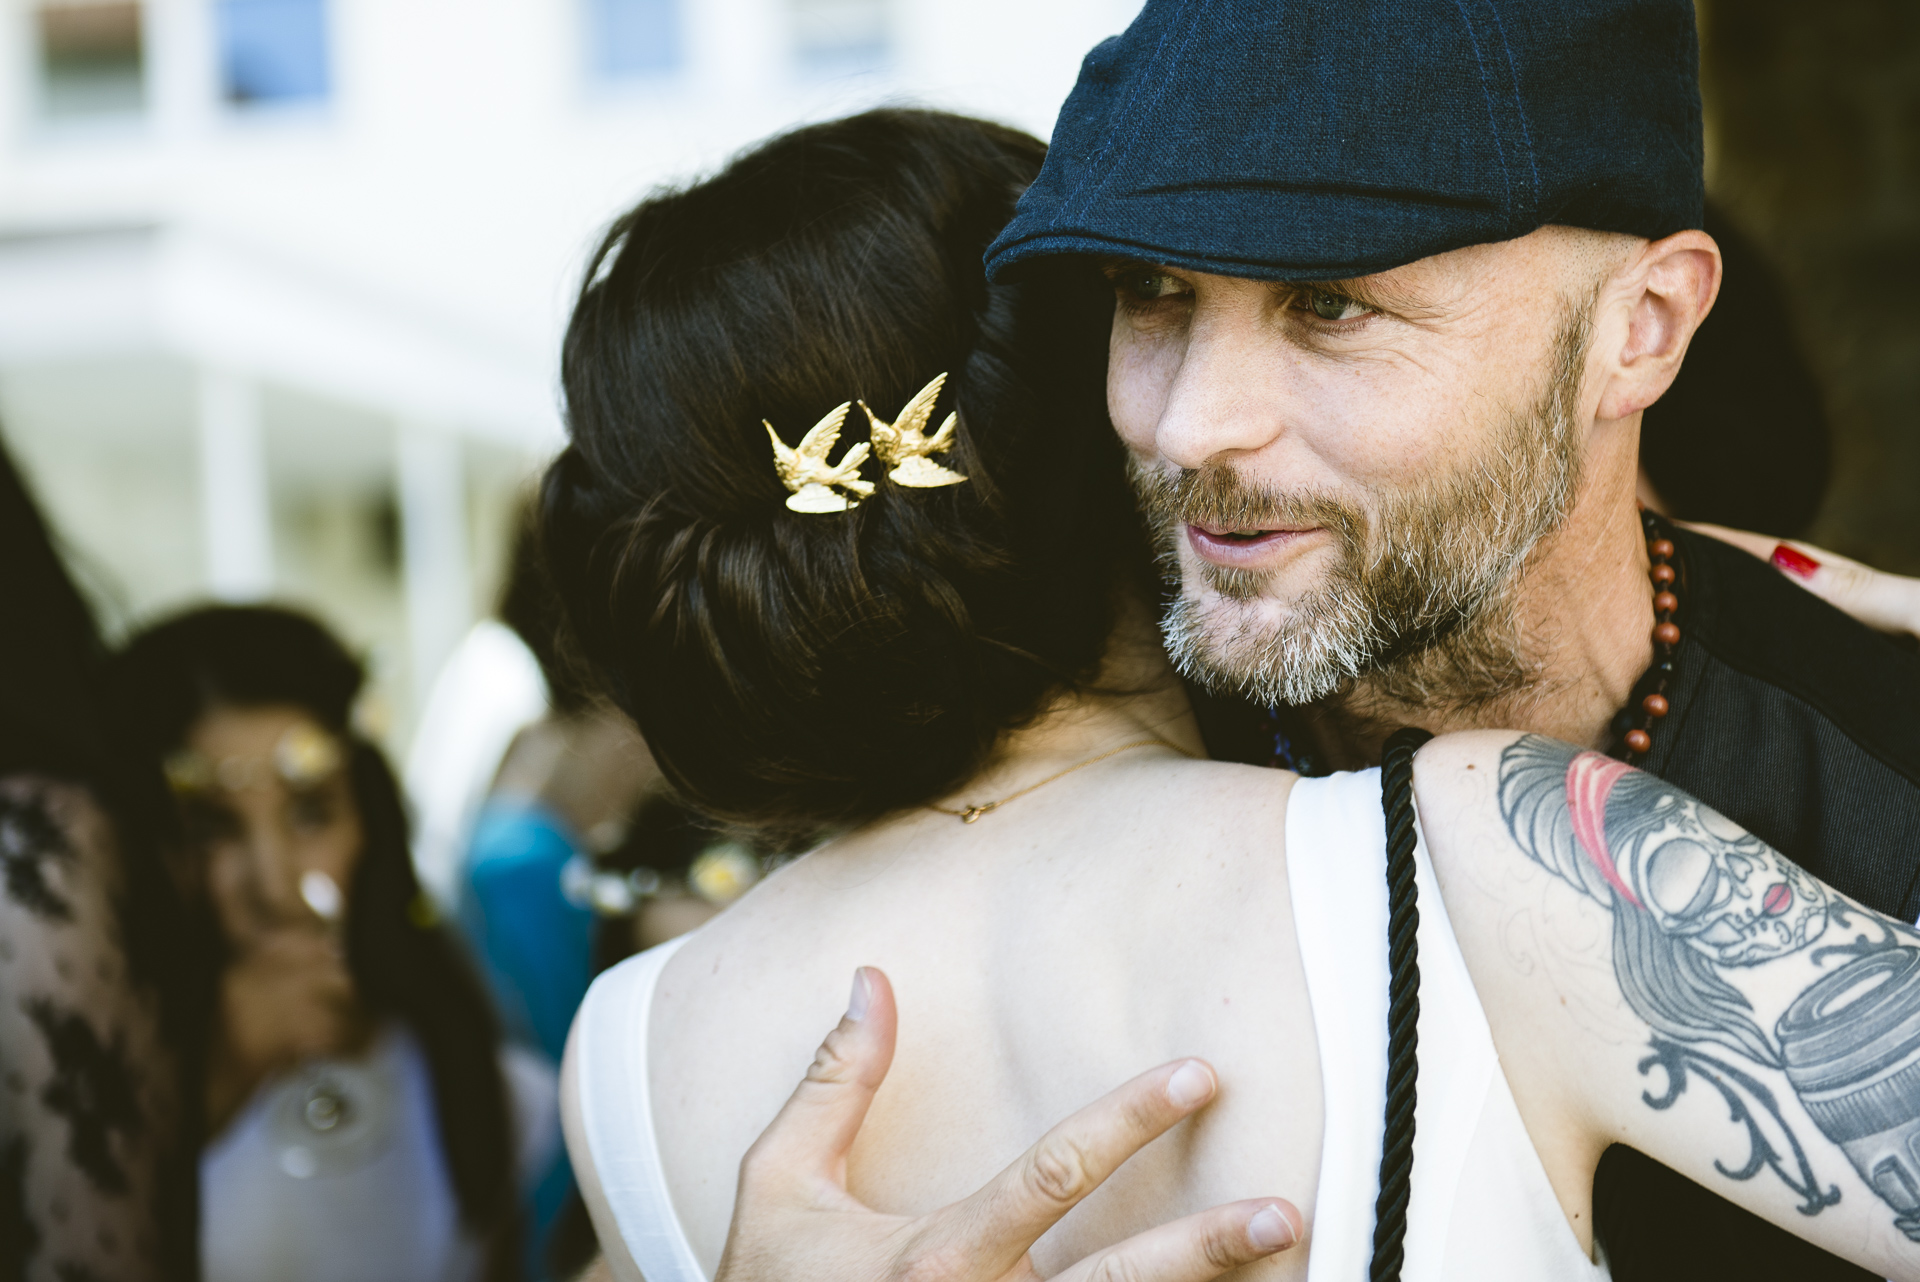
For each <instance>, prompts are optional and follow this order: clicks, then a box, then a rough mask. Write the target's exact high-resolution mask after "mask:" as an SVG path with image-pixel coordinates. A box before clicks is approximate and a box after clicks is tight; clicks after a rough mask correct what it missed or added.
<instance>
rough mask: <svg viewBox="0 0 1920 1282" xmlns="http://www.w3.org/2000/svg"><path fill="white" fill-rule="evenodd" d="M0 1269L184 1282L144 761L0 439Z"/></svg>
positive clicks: (185, 1191) (170, 929) (182, 1168)
mask: <svg viewBox="0 0 1920 1282" xmlns="http://www.w3.org/2000/svg"><path fill="white" fill-rule="evenodd" d="M0 602H4V603H5V604H4V606H0V1278H7V1279H21V1280H22V1282H26V1280H29V1279H30V1280H31V1282H56V1279H59V1280H62V1282H65V1280H72V1279H86V1278H113V1279H126V1280H127V1282H149V1280H151V1279H180V1280H188V1279H192V1278H193V1277H194V1276H196V1270H195V1255H194V1253H195V1247H194V1235H193V1226H194V1216H195V1198H194V1190H195V1185H194V1181H193V1178H192V1169H193V1168H192V1162H193V1156H194V1148H195V1145H194V1140H195V1127H194V1121H195V1118H194V1113H195V1110H194V1109H193V1108H192V1107H191V1103H192V1101H191V1100H190V1098H189V1094H190V1091H189V1084H190V1082H191V1081H192V1080H193V1067H194V1065H193V1061H194V1056H193V1055H192V1054H191V1052H190V1050H189V1047H191V1045H192V1044H193V1042H194V1040H195V1039H194V1036H193V1030H194V1029H195V1027H196V1026H197V1021H196V1019H195V1014H196V1012H195V1010H194V1002H193V997H194V990H195V988H196V985H195V983H194V976H193V966H192V963H193V957H192V954H191V951H190V950H189V949H188V948H186V947H184V946H183V945H184V943H185V938H184V932H183V931H182V929H181V916H180V904H179V902H178V900H177V898H176V896H175V895H174V893H173V885H172V883H171V880H170V878H169V877H168V875H167V872H166V870H165V868H164V867H163V866H162V863H161V843H162V836H163V834H164V833H165V831H166V830H167V827H168V823H167V821H168V817H169V807H168V804H167V801H166V796H165V790H164V788H163V787H162V785H161V784H160V777H159V772H158V771H157V770H155V769H153V768H151V767H150V766H149V765H147V764H146V763H145V762H143V761H142V759H141V757H140V754H138V753H137V752H134V751H129V748H128V745H127V743H126V741H125V740H124V739H123V738H121V737H119V736H118V735H116V734H115V733H114V731H113V730H112V728H111V723H110V721H109V718H108V716H107V710H106V707H105V705H104V703H103V701H102V699H101V675H102V672H103V669H104V666H105V661H106V650H105V647H104V646H103V645H102V644H101V640H100V637H99V634H98V633H97V632H96V631H95V629H94V623H93V617H92V615H91V613H90V612H89V611H88V609H87V606H86V603H85V602H84V601H83V600H82V598H81V596H80V594H79V593H78V592H77V591H76V590H75V589H74V586H73V583H72V581H71V580H70V579H69V578H68V577H67V573H66V569H65V567H64V566H63V565H62V563H61V559H60V557H59V555H58V554H57V553H56V551H55V549H54V545H53V541H52V539H51V537H50V536H49V533H48V531H47V528H46V526H45V525H44V524H43V522H42V521H41V518H40V514H39V512H38V510H37V509H36V508H35V505H34V503H33V500H32V498H31V496H30V495H29V494H28V492H27V489H26V486H25V484H24V483H23V482H22V480H21V477H20V474H19V473H18V472H17V471H16V470H15V468H14V465H13V461H12V459H11V458H9V457H8V455H7V453H6V451H5V450H4V449H0Z"/></svg>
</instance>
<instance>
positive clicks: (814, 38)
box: [788, 0, 890, 74]
mask: <svg viewBox="0 0 1920 1282" xmlns="http://www.w3.org/2000/svg"><path fill="white" fill-rule="evenodd" d="M788 4H789V6H790V10H789V11H790V12H791V14H792V17H793V52H794V58H795V60H796V61H797V62H799V64H800V66H801V67H802V68H804V69H806V70H808V71H818V72H826V73H829V74H831V73H837V72H854V71H869V70H872V69H873V68H875V67H878V66H880V65H881V64H883V63H884V62H886V60H887V44H888V38H889V35H890V33H889V31H888V22H887V16H888V15H887V8H888V5H887V0H788Z"/></svg>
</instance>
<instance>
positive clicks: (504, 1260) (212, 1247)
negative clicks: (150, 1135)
mask: <svg viewBox="0 0 1920 1282" xmlns="http://www.w3.org/2000/svg"><path fill="white" fill-rule="evenodd" d="M113 678H114V680H113V688H114V691H115V698H116V700H117V702H118V703H119V705H120V707H121V709H122V710H123V712H124V714H125V716H126V718H127V720H128V723H129V724H130V725H131V726H132V727H133V729H134V733H135V734H136V736H137V738H138V741H139V743H140V745H141V746H142V747H144V748H145V749H146V750H148V751H149V752H151V753H152V754H153V755H154V757H155V758H156V759H159V760H164V762H165V765H166V774H167V779H168V782H169V783H170V785H171V786H172V788H173V791H174V792H175V794H176V796H177V797H178V798H179V802H180V808H181V812H182V814H183V816H184V819H185V827H186V839H185V850H186V855H187V858H188V860H189V861H190V863H189V869H188V875H189V876H190V877H191V878H192V882H193V884H194V885H195V886H196V887H197V888H198V889H199V890H200V891H201V892H202V893H203V895H204V898H205V901H206V903H207V905H208V908H209V912H208V914H207V922H206V929H207V930H208V932H209V933H210V937H209V939H208V944H209V946H210V947H212V948H213V949H214V950H216V951H217V954H218V957H219V962H220V965H219V971H218V977H217V980H216V981H215V996H214V1001H213V1017H212V1020H211V1025H210V1027H209V1030H208V1034H207V1046H206V1075H205V1085H204V1107H205V1113H206V1131H207V1136H208V1139H207V1143H206V1148H205V1150H204V1152H203V1154H202V1157H201V1161H200V1185H201V1201H202V1216H201V1244H202V1258H203V1267H204V1271H205V1276H206V1278H207V1279H209V1282H226V1280H229V1279H230V1280H232V1282H241V1280H243V1279H246V1280H255V1282H257V1279H261V1278H268V1277H271V1278H275V1279H287V1280H289V1282H291V1280H294V1279H305V1278H311V1279H323V1278H325V1279H340V1280H341V1282H373V1280H374V1279H381V1278H392V1279H416V1278H434V1279H447V1280H448V1282H454V1280H456V1279H463V1278H464V1279H480V1278H487V1279H499V1278H513V1277H518V1276H520V1275H521V1272H522V1269H523V1263H524V1262H523V1260H522V1258H521V1247H522V1243H521V1234H520V1216H519V1214H518V1207H517V1203H518V1194H519V1192H520V1189H521V1188H522V1186H523V1179H522V1177H523V1176H524V1175H527V1174H531V1173H532V1172H533V1171H536V1170H539V1169H542V1168H544V1166H545V1165H546V1164H547V1163H548V1162H549V1161H550V1159H551V1153H552V1146H553V1143H554V1138H555V1137H554V1127H555V1112H554V1109H555V1099H554V1083H553V1078H552V1074H551V1071H550V1070H548V1069H547V1068H546V1067H545V1066H543V1065H541V1064H540V1063H538V1062H537V1061H535V1060H533V1059H532V1058H531V1057H529V1056H526V1055H525V1054H523V1053H519V1052H516V1051H515V1050H514V1049H513V1048H511V1047H504V1048H503V1047H502V1046H501V1044H500V1041H499V1037H498V1032H497V1026H496V1023H495V1020H494V1017H493V1014H492V1011H491V1010H490V1008H489V1006H488V1003H487V1000H486V997H485V994H484V992H483V990H482V988H481V986H480V984H479V983H478V981H477V980H476V978H475V977H474V976H473V974H472V972H471V969H470V968H469V966H468V964H467V962H466V960H465V958H464V957H462V956H461V954H460V952H459V950H458V947H457V945H456V944H455V942H454V940H453V938H452V937H451V936H450V935H449V934H448V933H447V932H446V931H445V930H444V929H443V928H442V927H441V926H440V924H439V922H438V919H437V916H436V914H435V913H434V911H433V908H432V905H431V901H430V900H429V899H428V898H427V897H426V896H425V895H423V894H422V893H421V891H420V888H419V885H418V882H417V881H416V879H415V877H414V874H413V868H412V864H411V861H410V859H409V856H408V849H407V827H406V818H405V814H404V811H403V809H402V805H401V800H400V795H399V790H398V788H397V786H396V784H395V782H394V779H393V776H392V774H391V772H390V771H389V769H388V767H387V764H386V762H385V760H384V758H382V756H381V755H380V753H379V751H378V750H377V749H376V748H374V747H373V746H372V745H371V744H369V743H367V742H366V741H365V740H364V739H363V738H361V737H360V736H359V735H358V734H357V733H356V732H355V731H354V729H353V725H352V710H353V705H354V699H355V697H356V695H358V693H359V691H360V687H361V681H362V675H361V670H360V667H359V665H358V664H357V663H356V662H355V661H354V660H353V659H352V658H351V656H349V655H348V654H347V652H346V650H345V649H344V648H343V647H342V646H341V645H340V643H339V642H338V641H337V640H336V639H335V638H334V637H333V636H332V635H331V634H329V633H328V632H327V631H326V630H325V629H324V628H323V627H322V626H321V625H320V624H318V623H316V622H314V621H313V620H312V619H310V618H307V617H305V616H303V615H300V614H296V613H294V612H291V611H287V610H281V609H273V608H266V607H213V608H207V609H201V610H196V611H192V612H189V613H187V614H184V615H181V616H178V617H176V618H174V619H171V620H168V621H166V622H163V623H161V624H159V625H157V626H154V627H152V628H149V629H147V630H145V631H143V632H141V633H140V634H138V635H137V636H135V637H134V638H133V639H132V641H130V642H129V643H128V645H127V646H126V648H125V650H124V651H123V652H122V654H121V655H120V656H119V658H118V659H117V660H116V662H115V665H114V672H113Z"/></svg>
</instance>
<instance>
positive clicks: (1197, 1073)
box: [1167, 1059, 1213, 1108]
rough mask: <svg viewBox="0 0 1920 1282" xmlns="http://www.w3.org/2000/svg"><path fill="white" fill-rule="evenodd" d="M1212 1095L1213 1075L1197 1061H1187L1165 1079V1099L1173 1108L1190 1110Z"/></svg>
mask: <svg viewBox="0 0 1920 1282" xmlns="http://www.w3.org/2000/svg"><path fill="white" fill-rule="evenodd" d="M1212 1094H1213V1074H1212V1073H1210V1072H1208V1071H1207V1066H1206V1065H1205V1064H1202V1063H1201V1062H1200V1061H1199V1060H1194V1059H1190V1060H1188V1061H1187V1062H1186V1063H1184V1064H1182V1065H1181V1066H1180V1068H1179V1070H1178V1071H1177V1072H1175V1073H1174V1075H1173V1076H1172V1077H1169V1078H1168V1079H1167V1098H1168V1099H1169V1100H1171V1101H1172V1102H1173V1106H1174V1107H1175V1108H1190V1107H1192V1106H1193V1105H1195V1104H1198V1103H1199V1102H1200V1101H1201V1100H1204V1099H1206V1098H1207V1097H1208V1096H1210V1095H1212Z"/></svg>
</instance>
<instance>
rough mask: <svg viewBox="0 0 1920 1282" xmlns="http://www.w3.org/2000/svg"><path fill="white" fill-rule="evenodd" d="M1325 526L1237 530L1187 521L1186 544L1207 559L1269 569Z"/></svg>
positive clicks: (1234, 566) (1241, 567) (1230, 565)
mask: <svg viewBox="0 0 1920 1282" xmlns="http://www.w3.org/2000/svg"><path fill="white" fill-rule="evenodd" d="M1323 533H1325V530H1324V529H1322V528H1321V527H1319V526H1307V527H1304V528H1284V529H1269V528H1264V527H1261V528H1256V529H1252V530H1234V529H1232V528H1231V527H1228V526H1222V525H1199V524H1195V523H1193V522H1188V523H1187V545H1188V546H1189V547H1191V548H1192V549H1193V550H1194V552H1195V554H1196V555H1198V556H1199V557H1200V558H1201V559H1202V560H1204V561H1211V562H1213V563H1214V564H1215V565H1219V566H1225V567H1227V568H1229V569H1235V570H1257V569H1268V568H1270V567H1272V566H1273V565H1274V564H1276V563H1277V562H1278V561H1279V560H1281V559H1282V558H1283V557H1285V556H1287V555H1289V554H1291V553H1292V552H1294V551H1295V550H1297V549H1298V548H1299V547H1300V545H1301V544H1302V543H1304V542H1306V541H1307V540H1309V539H1312V538H1313V537H1314V536H1315V535H1318V534H1323Z"/></svg>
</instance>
